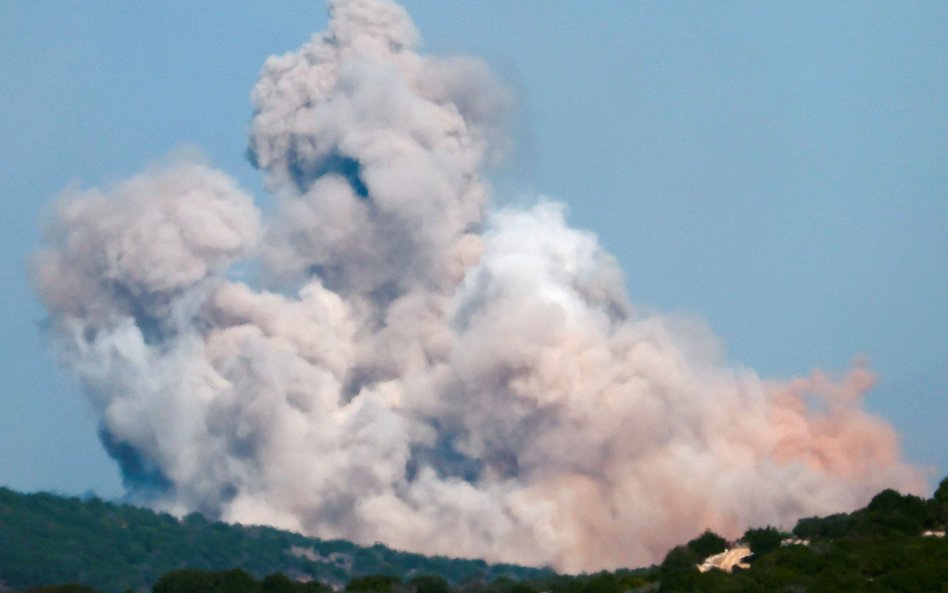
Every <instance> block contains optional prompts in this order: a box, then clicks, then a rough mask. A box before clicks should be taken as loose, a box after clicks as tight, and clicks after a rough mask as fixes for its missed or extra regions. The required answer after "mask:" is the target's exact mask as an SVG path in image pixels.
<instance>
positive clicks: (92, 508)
mask: <svg viewBox="0 0 948 593" xmlns="http://www.w3.org/2000/svg"><path fill="white" fill-rule="evenodd" d="M234 567H240V568H242V569H243V570H245V571H247V573H248V574H250V575H251V576H253V577H254V578H261V577H263V576H265V575H269V574H272V573H282V574H284V575H287V576H288V577H289V578H290V579H291V580H300V579H311V580H315V581H320V582H324V583H327V584H329V585H335V586H342V585H344V584H345V583H347V582H349V580H350V579H352V578H353V577H364V576H368V575H379V574H380V575H391V576H395V577H398V578H399V579H401V578H411V577H412V576H414V575H416V574H417V575H420V574H425V575H436V576H440V577H442V578H444V579H446V580H447V581H448V582H450V583H451V584H453V585H457V584H460V583H466V582H472V581H478V580H481V581H490V580H493V579H495V578H497V577H501V576H504V577H508V578H511V579H515V580H524V579H529V578H536V577H539V576H542V575H544V574H548V573H551V572H552V571H549V570H545V569H536V568H525V567H519V566H513V565H502V564H501V565H490V564H487V563H486V562H484V561H482V560H462V559H453V558H446V557H443V556H434V557H427V556H422V555H420V554H411V553H407V552H399V551H396V550H392V549H391V548H388V547H386V546H383V545H382V544H375V545H373V546H369V547H364V546H357V545H355V544H353V543H350V542H347V541H341V540H321V539H316V538H309V537H305V536H302V535H299V534H296V533H290V532H287V531H281V530H278V529H273V528H270V527H260V526H252V527H248V526H241V525H228V524H225V523H220V522H212V521H208V520H206V519H205V518H204V517H203V516H201V515H198V514H192V515H188V516H187V517H185V518H183V519H177V518H175V517H172V516H171V515H168V514H165V513H155V512H153V511H149V510H147V509H142V508H138V507H134V506H130V505H122V504H113V503H109V502H104V501H102V500H99V499H97V498H90V499H87V500H81V499H79V498H64V497H61V496H56V495H52V494H20V493H17V492H14V491H12V490H8V489H5V488H0V590H2V589H3V588H4V586H6V587H7V588H11V589H14V590H26V589H29V588H31V587H37V586H40V585H47V584H51V583H66V582H75V583H81V584H83V585H86V586H90V587H93V588H95V589H98V590H100V591H103V592H105V593H121V592H123V591H126V590H131V591H136V592H139V593H144V592H146V591H149V590H151V588H152V585H154V584H155V583H156V582H157V581H158V580H159V578H161V577H162V575H165V574H166V573H168V572H170V571H173V570H176V569H200V570H204V571H222V570H226V569H231V568H234Z"/></svg>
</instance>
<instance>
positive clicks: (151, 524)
mask: <svg viewBox="0 0 948 593" xmlns="http://www.w3.org/2000/svg"><path fill="white" fill-rule="evenodd" d="M946 525H948V478H946V479H945V480H943V481H942V482H941V484H940V486H939V488H938V490H937V491H936V492H935V495H934V497H933V498H931V499H929V500H925V499H922V498H919V497H917V496H912V495H902V494H899V493H898V492H895V491H894V490H885V491H883V492H881V493H879V494H878V495H877V496H875V497H874V498H873V499H872V501H871V502H870V503H869V505H868V506H867V507H866V508H864V509H860V510H858V511H855V512H852V513H848V514H845V513H841V514H835V515H830V516H828V517H809V518H805V519H801V520H800V521H799V522H798V523H797V525H796V527H794V529H793V532H792V533H783V532H781V531H779V530H778V529H776V528H774V527H769V526H768V527H763V528H755V529H749V530H748V531H747V532H746V533H745V534H744V536H743V538H742V540H741V541H742V543H743V544H746V546H747V547H748V548H750V550H751V551H752V556H751V557H750V558H749V563H750V568H748V569H746V570H741V569H735V570H734V572H733V573H730V574H729V573H725V572H723V571H720V570H717V569H711V570H709V571H707V572H703V573H702V572H699V570H698V568H697V566H698V564H700V563H701V562H702V561H703V560H704V559H706V558H708V557H709V556H713V555H715V554H719V553H720V552H723V551H725V549H726V547H727V542H725V540H724V539H723V538H721V537H720V536H718V535H717V534H715V533H713V532H711V531H705V532H704V533H702V534H701V535H699V536H698V537H696V538H695V539H693V540H691V541H689V542H688V543H687V544H684V545H681V546H677V547H675V548H673V549H672V550H671V551H669V552H668V554H667V556H666V557H665V560H664V561H663V562H662V564H661V565H659V566H651V567H647V568H639V569H635V570H619V571H615V572H601V573H597V574H592V575H586V574H584V575H573V576H568V575H557V574H555V573H553V572H552V571H549V570H537V569H527V568H522V567H514V566H490V565H487V564H486V563H484V562H480V561H472V560H451V559H447V558H425V557H423V556H419V555H417V554H405V553H400V552H395V551H393V550H390V549H388V548H385V547H384V546H381V545H376V546H373V547H371V548H360V547H358V546H355V545H354V544H351V543H347V542H340V541H333V542H325V541H321V540H316V539H310V538H305V537H303V536H300V535H296V534H292V533H287V532H282V531H278V530H275V529H269V528H262V527H241V526H229V525H224V524H222V523H211V522H208V521H205V520H204V519H202V518H200V517H198V516H193V515H192V516H189V517H187V518H186V519H185V520H183V521H178V520H176V519H174V518H172V517H170V516H168V515H161V514H156V513H152V512H150V511H145V510H142V509H137V508H134V507H128V506H121V505H111V504H108V503H104V502H102V501H98V500H90V501H85V502H83V501H80V500H78V499H64V498H60V497H55V496H51V495H23V494H16V493H13V492H10V491H9V490H3V489H0V579H2V580H4V581H6V582H7V584H8V585H12V586H13V588H15V589H21V590H23V589H28V588H29V587H34V586H36V585H38V584H40V583H54V582H67V581H71V582H72V584H69V585H53V586H49V585H47V586H44V587H41V588H34V589H32V592H31V593H96V591H95V590H93V589H90V588H89V586H92V587H95V588H97V589H100V590H101V591H118V590H121V589H123V588H124V587H126V585H124V584H121V583H128V585H127V587H128V588H131V589H138V590H141V591H146V590H148V589H149V588H150V589H151V591H152V592H153V593H328V592H329V591H330V589H331V588H335V589H337V590H339V589H342V588H343V585H344V589H345V591H346V593H541V592H544V593H650V592H654V593H679V592H698V591H700V592H702V593H719V592H720V593H764V592H768V593H769V592H771V591H777V592H786V593H829V592H834V593H835V592H847V593H848V592H883V593H938V592H945V593H948V539H946V538H945V537H944V529H945V527H946ZM939 533H940V534H941V536H939V535H938V534H939ZM301 550H308V552H306V553H303V552H301ZM340 558H349V559H351V560H344V561H339V559H340ZM171 564H177V566H175V567H174V569H173V570H172V569H168V570H167V571H166V572H163V573H161V574H156V573H155V571H156V570H160V569H159V568H156V567H158V566H167V565H171ZM224 565H226V566H228V567H234V566H239V567H240V568H227V569H223V568H221V567H222V566H224ZM47 570H48V571H51V572H46V573H44V571H47ZM136 571H137V572H136ZM152 574H155V576H154V577H149V576H148V575H152ZM123 575H124V576H123ZM129 575H132V576H131V577H129ZM264 575H265V576H264ZM149 578H150V579H151V580H148V579H149ZM17 579H19V580H17ZM97 579H98V580H97ZM123 579H124V580H123ZM76 583H79V584H76ZM142 583H147V585H142ZM0 589H2V587H0Z"/></svg>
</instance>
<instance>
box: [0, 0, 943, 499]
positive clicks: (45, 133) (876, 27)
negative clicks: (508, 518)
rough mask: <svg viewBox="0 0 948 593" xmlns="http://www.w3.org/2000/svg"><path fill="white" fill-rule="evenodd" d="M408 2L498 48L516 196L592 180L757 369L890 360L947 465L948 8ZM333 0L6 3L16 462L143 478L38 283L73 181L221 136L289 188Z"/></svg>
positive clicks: (569, 194) (675, 301) (929, 455)
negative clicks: (293, 102)
mask: <svg viewBox="0 0 948 593" xmlns="http://www.w3.org/2000/svg"><path fill="white" fill-rule="evenodd" d="M404 4H405V5H406V7H407V8H408V10H409V12H410V13H411V14H412V16H413V18H414V19H415V22H416V24H417V25H418V27H419V29H420V30H421V32H422V35H423V37H424V39H425V41H426V47H427V49H428V51H430V52H433V53H463V54H476V55H480V56H482V57H484V58H485V59H486V60H488V62H489V63H490V64H491V65H492V66H493V67H494V68H495V70H496V71H498V72H499V73H500V75H501V76H502V77H503V78H504V79H505V80H507V82H508V83H509V84H510V85H511V86H512V87H513V88H514V90H515V92H516V94H517V96H518V100H519V105H520V107H519V111H518V114H517V115H518V117H517V120H516V125H515V130H514V135H515V137H516V139H517V148H516V150H515V152H514V154H513V155H512V158H511V160H510V162H509V164H508V165H507V166H506V167H505V168H504V169H503V170H501V171H500V172H498V174H497V182H496V184H497V187H498V194H499V195H498V199H499V200H500V201H521V200H525V199H530V196H534V195H535V194H537V193H542V194H544V195H547V196H550V197H552V198H555V199H559V200H563V201H565V202H567V203H568V204H569V205H570V208H571V213H572V214H571V222H572V224H574V225H575V226H579V227H582V228H586V229H589V230H592V231H594V232H596V233H597V234H598V235H599V237H600V240H601V241H602V243H603V244H604V245H605V246H606V247H607V248H608V249H609V250H610V251H611V252H613V253H614V254H615V255H616V256H617V257H618V259H619V261H620V263H621V266H622V268H623V270H624V271H625V274H626V280H627V285H628V290H629V294H630V296H631V298H632V301H633V302H634V303H636V304H637V305H638V306H639V307H643V308H646V309H657V310H660V311H665V312H677V313H683V314H688V315H693V316H698V317H701V318H703V319H704V320H706V321H707V323H708V324H709V325H710V326H711V328H712V329H713V331H714V332H715V333H716V334H717V335H718V336H719V337H720V339H721V340H722V342H723V344H724V346H725V348H726V350H727V356H728V358H729V360H730V361H731V362H732V363H733V364H734V365H746V366H748V367H751V368H754V369H756V370H757V371H759V372H760V373H761V374H762V375H763V376H765V377H770V378H785V377H789V376H793V375H795V374H801V373H803V374H805V373H808V372H809V371H810V370H811V369H812V368H814V367H821V368H824V369H827V370H830V371H839V372H842V371H844V370H845V369H846V368H847V365H848V364H849V361H850V360H851V359H852V358H853V357H854V356H865V357H868V359H869V360H870V361H871V364H872V368H873V369H874V370H875V371H876V372H877V373H878V374H879V376H880V382H879V386H878V387H877V388H876V389H875V390H874V391H873V392H872V393H871V395H870V396H869V399H868V403H867V405H868V407H869V408H870V409H871V410H873V411H874V412H876V413H878V414H880V415H882V416H883V417H885V418H886V419H888V420H889V421H890V422H891V423H892V424H893V425H894V426H895V427H896V428H897V430H898V431H899V432H900V433H901V435H902V437H903V443H904V447H905V451H906V454H907V456H908V458H909V459H910V460H912V461H915V462H917V463H920V464H925V465H929V466H932V467H933V477H934V476H943V475H945V474H946V473H948V431H946V430H945V426H946V421H948V339H946V337H945V336H946V335H948V168H946V166H945V164H946V162H948V75H946V73H948V5H946V4H944V3H936V2H929V3H913V4H905V3H899V2H892V3H871V2H861V3H843V2H840V3H817V2H811V3H804V2H799V3H741V2H733V3H719V4H718V3H705V2H695V3H688V2H679V3H669V4H664V3H635V2H627V1H608V0H603V1H600V2H596V3H586V2H578V1H577V2H550V1H549V0H544V1H540V0H515V1H511V0H482V1H479V2H476V3H472V2H460V1H445V0H438V1H435V0H415V1H406V2H405V3H404ZM325 20H326V16H325V11H324V8H323V5H322V3H321V2H301V1H280V2H276V1H265V2H260V1H258V2H227V3H225V2H207V3H197V4H195V3H193V2H183V1H171V2H161V3H146V2H123V3H119V2H101V3H60V2H49V1H45V0H40V1H33V2H23V3H13V2H7V3H2V4H0V73H2V75H0V105H2V106H3V108H2V109H0V130H3V133H2V134H0V160H2V163H3V167H4V175H2V176H0V193H2V196H3V199H2V201H0V213H2V216H3V220H4V222H5V231H4V232H3V233H2V235H0V246H2V250H3V254H4V257H3V258H2V263H0V282H2V286H3V289H2V291H0V298H2V299H3V306H2V308H0V311H3V313H2V314H3V316H4V319H3V327H4V328H5V331H4V332H3V334H2V335H0V349H2V357H0V361H2V362H0V364H2V367H0V452H2V460H3V463H2V464H0V484H5V485H8V486H11V487H14V488H18V489H24V490H36V489H44V490H56V491H61V492H67V493H81V492H85V491H88V490H95V491H97V492H99V493H100V494H103V495H106V496H117V495H119V494H120V493H121V485H120V481H119V478H118V472H117V470H116V469H115V467H114V464H113V463H112V462H111V461H110V460H109V459H108V458H107V456H106V455H105V454H104V452H103V451H102V448H101V446H100V445H99V443H98V441H97V438H96V427H95V420H94V417H93V414H92V412H91V410H89V409H88V406H87V404H86V403H85V401H84V399H83V398H82V396H81V394H80V393H79V390H78V387H77V386H76V384H75V383H74V381H73V380H72V379H71V378H70V377H68V376H67V375H65V374H64V373H63V372H61V371H60V370H59V369H58V368H57V366H56V363H55V361H54V360H53V358H52V356H51V355H50V354H49V352H48V349H47V347H46V346H47V345H46V344H45V343H44V340H43V338H42V323H43V311H42V309H41V307H40V306H39V304H38V302H37V301H36V299H35V297H34V296H33V294H32V291H31V289H30V287H29V284H28V280H27V275H26V266H27V260H28V258H29V255H30V253H32V252H33V251H35V250H36V249H37V247H38V245H39V241H40V226H41V225H40V221H41V218H42V216H43V212H44V210H45V209H46V208H48V206H49V204H50V202H51V200H52V199H53V198H54V197H55V196H56V195H57V194H58V193H59V192H60V191H61V190H62V189H63V188H64V187H66V186H68V185H70V184H79V185H82V186H94V185H102V184H108V183H110V182H113V181H117V180H119V179H121V178H123V177H126V176H128V175H131V174H133V173H134V172H135V171H137V170H140V169H141V168H143V167H144V166H146V165H147V164H149V163H150V162H152V161H154V160H157V159H160V158H162V157H163V156H165V155H168V154H169V153H172V152H174V151H175V150H179V149H180V148H181V147H182V146H197V147H199V148H200V150H201V151H203V152H204V153H205V154H206V155H207V157H208V159H209V160H210V162H211V163H212V164H214V165H215V166H218V167H220V168H222V169H224V170H225V171H227V172H228V173H230V174H231V175H233V176H234V177H236V178H237V179H239V180H240V182H241V183H242V184H243V185H244V186H245V187H246V188H248V189H249V190H251V191H253V192H255V193H256V195H257V197H258V199H259V200H261V202H263V201H265V197H264V195H263V193H262V191H261V183H260V177H259V175H258V174H257V172H256V171H254V170H253V169H252V168H251V167H250V165H249V164H248V163H247V162H246V160H245V158H244V149H245V142H246V135H247V126H248V122H249V118H250V103H249V98H248V96H249V92H250V89H251V87H252V85H253V83H254V80H255V78H256V74H257V72H258V71H259V68H260V66H261V64H262V63H263V61H264V59H266V57H267V56H269V55H271V54H274V53H282V52H285V51H288V50H291V49H294V48H296V47H297V46H299V45H300V44H301V43H302V42H303V41H305V40H306V39H307V38H308V37H309V35H310V34H311V33H312V32H314V31H317V30H319V29H320V28H321V27H322V26H323V24H324V23H325Z"/></svg>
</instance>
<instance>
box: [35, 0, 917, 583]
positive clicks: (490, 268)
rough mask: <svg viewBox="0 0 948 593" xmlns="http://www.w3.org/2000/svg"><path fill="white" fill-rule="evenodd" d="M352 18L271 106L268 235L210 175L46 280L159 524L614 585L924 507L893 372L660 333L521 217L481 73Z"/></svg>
mask: <svg viewBox="0 0 948 593" xmlns="http://www.w3.org/2000/svg"><path fill="white" fill-rule="evenodd" d="M330 13H331V21H330V24H329V29H328V30H327V31H326V32H324V33H321V34H318V35H316V36H315V37H314V38H313V40H312V41H311V42H310V43H308V44H307V45H305V46H303V47H302V48H301V49H300V50H299V51H298V52H296V53H292V54H288V55H285V56H281V57H274V58H270V59H269V60H268V61H267V63H266V65H265V66H264V69H263V72H262V74H261V77H260V81H259V83H258V84H257V86H256V88H255V89H254V91H253V104H254V107H255V117H254V120H253V124H252V133H251V138H250V147H251V154H252V157H253V159H254V160H255V162H256V163H257V164H258V166H259V167H260V169H261V170H263V171H264V172H265V173H266V175H267V180H268V187H269V188H270V190H272V193H273V194H274V196H275V199H276V200H277V204H278V206H277V208H276V210H275V214H274V215H273V216H272V217H271V218H272V219H271V220H270V221H268V222H267V223H266V225H263V224H262V223H261V221H260V215H259V214H258V211H257V209H256V208H255V206H254V205H253V203H252V200H251V198H250V197H249V196H248V195H246V194H245V193H243V192H242V191H241V190H240V189H239V188H238V187H237V186H236V184H235V183H234V182H233V181H231V180H230V179H229V178H228V177H227V176H226V175H225V174H224V173H222V172H220V171H216V170H213V169H210V168H208V167H207V166H205V165H203V164H199V163H192V162H183V163H177V164H173V165H170V166H165V167H163V168H156V169H154V170H149V171H147V172H145V173H143V174H141V175H139V176H137V177H135V178H133V179H131V180H130V181H128V182H126V183H124V184H121V185H119V186H117V187H115V188H113V189H111V190H108V191H98V190H92V191H88V192H76V193H74V194H70V195H68V196H66V197H65V198H63V200H62V201H61V203H60V204H59V206H58V209H57V211H56V213H55V217H54V220H52V222H51V224H50V226H49V229H48V233H47V247H46V248H45V250H44V251H42V252H41V253H39V254H38V255H37V257H36V260H35V262H34V278H35V284H36V287H37V289H38V291H39V293H40V294H41V296H42V298H43V300H44V302H45V304H46V306H47V308H48V309H49V312H50V315H51V322H52V323H51V325H52V327H53V332H54V335H55V337H56V339H57V343H58V346H59V349H60V352H61V355H62V357H63V359H64V361H65V363H66V364H67V365H68V366H69V368H70V369H72V371H73V372H75V373H76V374H77V375H78V376H79V377H80V378H81V380H82V381H83V383H84V384H85V385H86V387H87V391H88V393H89V394H90V396H91V397H92V398H93V400H94V403H95V405H96V407H97V410H98V411H99V413H100V414H101V433H102V439H103V442H104V443H105V445H106V447H107V448H108V450H109V452H110V453H111V454H112V455H113V456H114V457H115V458H116V459H117V460H118V462H119V463H120V464H121V466H122V469H123V472H124V474H125V476H126V481H127V484H128V486H129V488H130V490H131V492H132V493H133V495H135V496H138V497H139V499H140V500H143V501H148V502H151V503H152V504H154V505H156V506H160V507H162V508H166V509H170V510H174V511H180V512H185V511H190V510H198V511H202V512H204V513H207V514H209V515H212V516H217V517H222V518H224V519H227V520H231V521H240V522H244V523H250V522H259V523H268V524H272V525H276V526H280V527H284V528H289V529H295V530H300V531H303V532H306V533H310V534H316V535H320V536H324V537H344V538H350V539H354V540H356V541H359V542H372V541H376V540H381V541H384V542H386V543H388V544H390V545H392V546H397V547H401V548H405V549H410V550H417V551H421V552H428V553H443V554H451V555H463V556H478V557H484V558H487V559H489V560H495V561H496V560H503V561H508V562H521V563H531V564H540V563H551V564H552V565H554V566H555V567H557V568H559V569H564V570H592V569H598V568H603V567H617V566H628V565H641V564H643V563H647V562H651V561H656V560H658V559H660V558H661V556H662V555H663V554H664V552H665V551H666V550H667V549H668V547H669V546H671V545H673V544H676V543H680V542H682V541H685V540H686V539H688V538H690V537H693V536H694V535H696V534H697V533H699V532H700V531H701V530H703V529H705V528H711V529H714V530H716V531H719V532H721V533H724V534H726V535H730V536H734V535H736V534H739V533H740V531H741V530H742V529H743V528H745V527H746V526H748V525H751V524H753V525H763V524H767V523H771V524H781V525H787V524H790V523H791V522H792V521H793V520H794V519H795V518H797V517H799V516H801V515H805V514H812V513H825V512H831V511H838V510H842V509H847V508H851V507H854V506H856V505H858V504H861V503H863V502H865V501H866V500H867V497H868V496H870V495H871V494H873V493H875V492H877V491H878V490H880V489H881V488H883V487H888V486H895V487H900V488H903V489H909V490H913V489H918V488H920V487H923V483H922V479H921V478H920V477H919V475H918V473H917V472H916V471H915V470H914V469H912V468H911V467H909V466H907V465H905V464H903V463H902V461H901V460H900V458H899V452H898V445H897V442H896V435H895V434H894V432H893V431H892V429H891V428H890V427H889V426H888V425H887V424H885V423H884V422H883V421H881V420H879V419H877V418H874V417H872V416H870V415H869V414H867V413H866V412H865V411H864V410H863V409H862V408H861V404H860V396H861V394H862V393H864V392H865V391H866V390H867V389H869V388H870V387H871V385H872V381H873V380H872V376H871V374H870V373H869V372H868V371H867V370H866V369H865V368H863V367H862V366H858V365H857V366H856V367H855V368H854V369H853V370H851V371H850V372H849V374H848V375H847V376H846V377H844V378H842V379H841V380H840V381H838V382H834V381H832V380H829V379H827V378H826V377H824V376H823V375H822V374H819V373H816V374H814V375H813V376H812V377H809V378H803V379H798V380H795V381H791V382H789V383H783V384H773V383H768V382H765V381H763V380H761V379H760V378H759V377H758V376H757V375H756V374H754V373H753V372H752V371H749V370H744V369H734V368H729V367H727V366H725V365H724V364H723V363H722V362H721V360H720V357H719V355H718V353H717V346H716V342H715V340H714V338H713V337H712V336H711V335H710V334H709V333H708V332H707V331H706V330H705V329H704V328H703V327H702V326H701V325H700V324H698V323H695V322H687V321H681V320H675V319H671V318H666V317H660V316H654V315H643V314H639V313H637V312H636V311H634V310H633V309H632V307H630V306H629V304H628V303H627V301H626V299H625V296H624V294H623V290H622V285H623V280H622V277H621V274H620V272H619V270H618V269H617V267H616V265H615V262H614V261H613V259H612V258H611V257H610V256H609V255H608V254H607V253H604V252H603V251H602V250H601V249H600V247H599V246H598V245H597V242H596V239H595V237H594V236H593V235H591V234H589V233H586V232H582V231H577V230H574V229H571V228H569V227H567V226H566V224H565V223H564V216H563V208H562V207H561V206H560V205H557V204H555V203H550V202H541V203H539V204H538V205H536V206H534V207H532V208H530V209H515V208H510V209H502V210H499V211H493V212H489V206H488V193H489V192H488V189H487V187H486V186H485V184H484V182H483V181H482V180H481V178H480V176H479V171H480V170H481V169H482V167H483V165H484V163H485V161H487V160H490V159H493V158H496V156H497V151H494V150H493V149H492V148H491V147H492V146H496V143H497V142H503V130H502V122H503V120H504V112H505V109H506V107H507V104H508V96H507V94H506V93H505V91H504V89H503V88H501V87H500V86H499V85H498V84H497V83H496V82H495V81H494V80H493V78H492V77H491V75H490V74H489V72H488V71H487V70H486V68H485V67H484V65H483V64H482V63H481V62H479V61H476V60H470V59H439V58H431V57H427V56H422V55H419V54H418V53H416V51H415V49H416V46H417V44H418V36H417V33H416V31H415V29H414V27H413V25H412V23H411V21H410V20H409V18H408V17H407V15H406V14H405V12H404V11H403V10H402V9H401V8H400V7H398V6H397V5H394V4H392V3H390V2H388V1H387V0H349V1H333V2H331V3H330ZM235 263H240V267H239V269H240V270H241V271H242V272H241V273H242V274H244V275H246V274H247V273H248V270H254V271H258V272H259V279H258V280H257V281H255V282H254V283H253V285H250V284H246V283H243V282H240V281H237V280H236V277H237V276H238V274H235V273H234V271H233V270H234V266H233V264H235Z"/></svg>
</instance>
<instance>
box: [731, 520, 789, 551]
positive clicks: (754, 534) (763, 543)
mask: <svg viewBox="0 0 948 593" xmlns="http://www.w3.org/2000/svg"><path fill="white" fill-rule="evenodd" d="M741 539H743V540H744V542H745V543H747V545H748V546H750V549H751V552H753V553H754V555H755V556H762V555H764V554H766V553H767V552H771V551H773V550H776V549H777V548H779V547H780V542H781V541H783V535H782V534H781V533H780V532H779V531H777V529H776V528H774V527H770V526H768V527H764V528H762V529H748V530H747V531H745V532H744V537H742V538H741Z"/></svg>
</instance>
